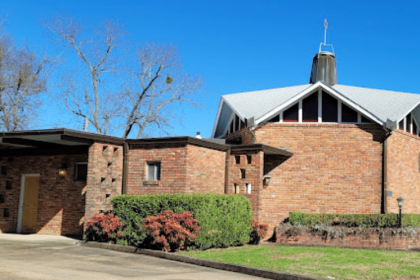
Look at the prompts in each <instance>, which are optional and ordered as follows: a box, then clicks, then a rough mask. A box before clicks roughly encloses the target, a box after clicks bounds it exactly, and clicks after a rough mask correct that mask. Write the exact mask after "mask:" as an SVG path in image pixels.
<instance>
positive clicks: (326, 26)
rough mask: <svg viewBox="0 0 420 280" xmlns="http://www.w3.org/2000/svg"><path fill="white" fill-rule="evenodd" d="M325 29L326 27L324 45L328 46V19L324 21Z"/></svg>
mask: <svg viewBox="0 0 420 280" xmlns="http://www.w3.org/2000/svg"><path fill="white" fill-rule="evenodd" d="M324 27H325V32H324V45H326V44H327V28H328V21H327V19H324Z"/></svg>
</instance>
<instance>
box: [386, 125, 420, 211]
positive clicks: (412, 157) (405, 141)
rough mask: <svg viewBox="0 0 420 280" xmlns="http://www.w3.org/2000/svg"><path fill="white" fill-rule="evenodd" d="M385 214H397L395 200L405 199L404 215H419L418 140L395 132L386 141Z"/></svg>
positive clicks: (419, 159)
mask: <svg viewBox="0 0 420 280" xmlns="http://www.w3.org/2000/svg"><path fill="white" fill-rule="evenodd" d="M387 146H388V147H387V151H388V166H387V191H392V196H391V197H389V196H388V197H387V198H386V199H387V212H388V213H398V211H399V210H398V203H397V200H396V199H397V198H398V197H400V196H401V197H403V198H404V199H405V201H404V206H403V212H404V213H414V214H419V213H420V204H419V201H420V138H419V137H418V136H414V135H412V134H409V133H406V132H403V131H401V130H398V129H397V130H395V131H394V132H393V134H392V135H391V136H390V137H389V138H388V140H387Z"/></svg>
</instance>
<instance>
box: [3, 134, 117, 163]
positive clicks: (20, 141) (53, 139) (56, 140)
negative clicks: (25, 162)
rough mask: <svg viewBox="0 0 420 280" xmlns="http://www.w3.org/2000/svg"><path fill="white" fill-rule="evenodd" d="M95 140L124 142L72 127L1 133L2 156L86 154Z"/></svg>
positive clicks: (111, 142)
mask: <svg viewBox="0 0 420 280" xmlns="http://www.w3.org/2000/svg"><path fill="white" fill-rule="evenodd" d="M95 142H102V143H110V144H120V145H121V144H123V143H124V139H120V138H117V137H111V136H105V135H98V134H94V133H88V132H80V131H76V130H70V129H64V128H60V129H48V130H29V131H14V132H3V133H0V157H4V156H29V155H34V156H35V155H58V154H67V155H71V154H84V153H87V152H88V149H89V146H90V145H92V144H93V143H95Z"/></svg>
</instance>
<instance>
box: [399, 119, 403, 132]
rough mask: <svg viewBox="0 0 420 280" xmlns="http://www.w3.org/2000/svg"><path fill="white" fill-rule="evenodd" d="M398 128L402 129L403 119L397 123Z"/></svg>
mask: <svg viewBox="0 0 420 280" xmlns="http://www.w3.org/2000/svg"><path fill="white" fill-rule="evenodd" d="M398 128H399V129H401V130H404V119H402V120H401V121H400V123H399V124H398Z"/></svg>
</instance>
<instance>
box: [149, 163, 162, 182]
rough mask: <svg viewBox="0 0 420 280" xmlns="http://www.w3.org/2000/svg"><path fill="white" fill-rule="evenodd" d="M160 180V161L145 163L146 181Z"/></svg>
mask: <svg viewBox="0 0 420 280" xmlns="http://www.w3.org/2000/svg"><path fill="white" fill-rule="evenodd" d="M159 180H160V162H148V163H147V181H159Z"/></svg>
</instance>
